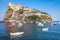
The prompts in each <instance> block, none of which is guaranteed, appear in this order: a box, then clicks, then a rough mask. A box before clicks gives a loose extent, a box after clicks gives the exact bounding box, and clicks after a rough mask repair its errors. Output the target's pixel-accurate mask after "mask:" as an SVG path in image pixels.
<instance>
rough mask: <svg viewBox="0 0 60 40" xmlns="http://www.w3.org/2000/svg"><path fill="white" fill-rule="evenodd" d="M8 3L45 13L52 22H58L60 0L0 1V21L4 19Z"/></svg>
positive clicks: (59, 19)
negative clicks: (49, 16) (50, 17)
mask: <svg viewBox="0 0 60 40" xmlns="http://www.w3.org/2000/svg"><path fill="white" fill-rule="evenodd" d="M9 2H12V3H14V4H21V5H22V6H24V7H26V6H27V7H29V8H35V9H38V10H40V11H43V12H47V13H49V14H50V15H51V16H52V19H53V20H54V21H60V0H0V20H3V19H4V15H5V12H6V11H7V8H8V4H9Z"/></svg>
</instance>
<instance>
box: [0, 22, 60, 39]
mask: <svg viewBox="0 0 60 40" xmlns="http://www.w3.org/2000/svg"><path fill="white" fill-rule="evenodd" d="M44 27H47V28H49V30H48V31H47V32H46V31H42V29H41V28H38V27H37V24H35V23H24V24H23V31H24V36H23V37H20V38H15V39H11V40H60V24H56V25H51V24H49V23H46V24H44ZM7 31H8V30H7V24H6V23H0V40H10V38H9V36H8V32H7Z"/></svg>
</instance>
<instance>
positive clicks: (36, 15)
mask: <svg viewBox="0 0 60 40" xmlns="http://www.w3.org/2000/svg"><path fill="white" fill-rule="evenodd" d="M24 20H37V21H41V22H51V21H52V18H51V15H49V14H48V13H45V12H41V11H39V10H36V9H32V8H27V7H23V6H21V5H15V4H13V3H9V6H8V9H7V11H6V14H5V17H4V21H5V22H12V21H24Z"/></svg>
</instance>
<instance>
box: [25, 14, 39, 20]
mask: <svg viewBox="0 0 60 40" xmlns="http://www.w3.org/2000/svg"><path fill="white" fill-rule="evenodd" d="M26 18H28V19H29V20H40V17H39V16H37V15H33V16H28V17H26Z"/></svg>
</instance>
